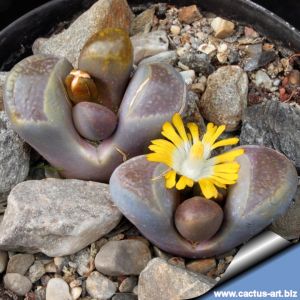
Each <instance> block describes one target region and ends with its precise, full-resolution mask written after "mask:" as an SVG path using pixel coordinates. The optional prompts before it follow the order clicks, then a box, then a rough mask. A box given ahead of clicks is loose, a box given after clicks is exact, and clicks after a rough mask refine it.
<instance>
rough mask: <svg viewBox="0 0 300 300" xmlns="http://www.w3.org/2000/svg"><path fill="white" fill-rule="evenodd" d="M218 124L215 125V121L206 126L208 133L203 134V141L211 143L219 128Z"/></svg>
mask: <svg viewBox="0 0 300 300" xmlns="http://www.w3.org/2000/svg"><path fill="white" fill-rule="evenodd" d="M217 128H218V127H217V126H215V125H214V124H213V123H208V124H207V127H206V133H205V134H204V136H203V139H202V143H203V144H205V143H209V141H210V140H211V138H212V137H213V135H214V134H215V132H216V130H217Z"/></svg>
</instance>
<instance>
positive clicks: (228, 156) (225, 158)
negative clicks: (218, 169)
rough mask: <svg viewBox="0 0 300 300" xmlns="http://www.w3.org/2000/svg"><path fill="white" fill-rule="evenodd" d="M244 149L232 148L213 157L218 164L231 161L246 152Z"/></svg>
mask: <svg viewBox="0 0 300 300" xmlns="http://www.w3.org/2000/svg"><path fill="white" fill-rule="evenodd" d="M244 152H245V150H244V149H236V150H232V151H229V152H226V153H223V154H220V155H218V156H215V157H213V160H214V161H215V163H216V164H218V163H222V162H230V161H233V160H234V159H236V158H237V157H238V156H240V155H242V154H244Z"/></svg>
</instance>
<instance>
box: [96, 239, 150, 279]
mask: <svg viewBox="0 0 300 300" xmlns="http://www.w3.org/2000/svg"><path fill="white" fill-rule="evenodd" d="M150 259H151V253H150V249H149V248H148V246H147V245H146V244H145V243H143V242H141V241H138V240H122V241H109V242H108V243H106V244H105V245H104V246H103V247H102V248H101V249H100V251H99V252H98V254H97V256H96V258H95V265H96V269H97V270H98V271H99V272H101V273H103V274H105V275H110V276H119V275H138V274H140V272H141V271H142V270H143V269H144V268H145V267H146V265H147V263H148V262H149V261H150Z"/></svg>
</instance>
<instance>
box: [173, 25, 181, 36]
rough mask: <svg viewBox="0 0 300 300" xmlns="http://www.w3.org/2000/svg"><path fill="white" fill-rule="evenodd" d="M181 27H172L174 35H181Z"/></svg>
mask: <svg viewBox="0 0 300 300" xmlns="http://www.w3.org/2000/svg"><path fill="white" fill-rule="evenodd" d="M180 30H181V29H180V27H179V26H177V25H172V26H171V28H170V31H171V33H172V34H173V35H178V34H179V33H180Z"/></svg>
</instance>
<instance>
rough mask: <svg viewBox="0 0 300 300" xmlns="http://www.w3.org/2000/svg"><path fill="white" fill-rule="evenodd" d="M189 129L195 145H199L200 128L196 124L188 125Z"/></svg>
mask: <svg viewBox="0 0 300 300" xmlns="http://www.w3.org/2000/svg"><path fill="white" fill-rule="evenodd" d="M186 126H187V128H188V129H189V130H190V132H191V135H192V138H193V143H197V142H198V141H199V128H198V126H197V124H195V123H187V125H186Z"/></svg>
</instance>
